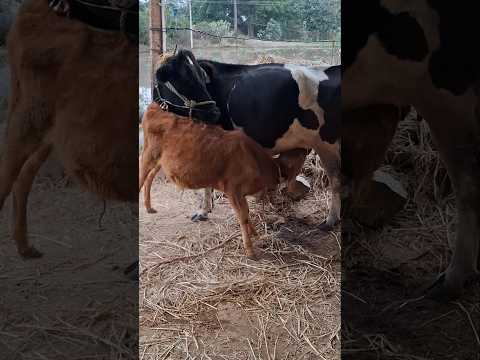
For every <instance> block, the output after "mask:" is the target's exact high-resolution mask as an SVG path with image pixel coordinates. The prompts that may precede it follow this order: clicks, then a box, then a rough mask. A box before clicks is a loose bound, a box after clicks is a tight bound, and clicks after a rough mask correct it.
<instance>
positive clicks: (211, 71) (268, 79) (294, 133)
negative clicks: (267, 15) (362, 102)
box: [156, 50, 341, 229]
mask: <svg viewBox="0 0 480 360" xmlns="http://www.w3.org/2000/svg"><path fill="white" fill-rule="evenodd" d="M156 76H157V81H158V84H159V86H158V93H157V96H158V97H157V99H156V101H159V102H163V101H165V100H167V101H168V102H169V103H170V104H173V106H170V107H169V108H170V111H174V112H177V113H179V114H180V115H184V114H185V113H188V112H189V111H188V110H187V109H185V105H187V103H188V101H190V100H194V101H199V99H197V98H196V97H195V96H196V95H195V94H193V93H192V91H191V88H192V87H193V86H198V85H197V84H195V82H196V81H197V80H198V79H202V81H203V82H204V84H205V85H206V88H207V90H208V93H209V94H210V95H211V98H212V99H213V100H214V101H215V102H216V104H217V106H218V107H219V108H220V112H221V115H220V117H219V119H218V120H217V119H213V121H211V122H215V123H218V124H221V126H222V127H223V128H225V129H227V130H228V129H232V130H233V129H241V130H243V131H244V132H245V133H246V134H247V135H248V136H250V137H251V138H253V139H254V140H255V141H257V142H258V143H259V144H261V145H262V146H263V147H264V148H265V149H267V150H268V151H269V152H270V153H271V154H272V155H274V154H279V153H285V154H286V156H290V157H292V153H293V152H289V151H291V150H294V149H297V150H296V151H297V152H295V154H297V155H296V156H297V157H298V158H299V160H300V161H298V162H297V163H300V166H299V167H297V168H296V169H295V171H296V174H298V172H299V171H300V169H301V164H303V160H304V159H305V156H306V154H307V152H306V151H300V152H298V149H305V150H310V149H314V150H315V151H316V153H317V154H318V155H319V156H320V159H321V160H322V163H323V166H324V168H325V171H326V173H327V175H328V178H329V181H330V187H331V191H332V201H331V203H330V207H329V214H328V217H327V219H326V221H325V223H324V224H323V225H322V226H323V227H324V228H325V229H328V228H331V227H332V226H333V225H335V224H336V223H337V222H338V221H339V219H340V186H341V185H340V142H339V136H340V116H341V99H340V81H341V69H340V67H339V66H334V67H329V68H325V69H313V68H308V67H304V66H296V65H283V64H262V65H233V64H224V63H219V62H214V61H208V60H199V61H198V62H197V60H196V59H195V57H194V56H193V54H192V53H191V52H189V51H187V50H181V51H180V52H179V53H178V54H177V55H175V56H172V57H171V58H170V59H168V60H167V61H166V62H165V63H164V64H163V65H161V66H160V68H159V69H158V70H157V73H156ZM190 83H191V84H190ZM183 95H185V96H183ZM182 97H184V99H182ZM185 98H187V99H185ZM187 107H188V106H187ZM219 151H220V149H219ZM239 166H241V164H239ZM294 181H295V177H293V178H292V179H290V183H293V182H294ZM289 187H290V184H289ZM292 187H294V186H293V185H292ZM210 198H211V195H210V194H209V191H207V192H206V196H205V197H204V206H203V209H202V210H201V212H200V214H199V215H201V216H202V217H205V216H206V215H207V213H208V212H209V211H210V210H211V202H210V201H208V200H209V199H210Z"/></svg>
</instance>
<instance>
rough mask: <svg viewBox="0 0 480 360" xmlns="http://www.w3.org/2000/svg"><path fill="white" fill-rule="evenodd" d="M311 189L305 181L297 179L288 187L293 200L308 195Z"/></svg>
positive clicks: (288, 192)
mask: <svg viewBox="0 0 480 360" xmlns="http://www.w3.org/2000/svg"><path fill="white" fill-rule="evenodd" d="M309 191H310V188H309V187H308V186H306V185H305V184H304V183H302V182H301V181H298V180H295V182H294V183H293V185H290V186H289V187H288V189H287V194H288V196H289V197H290V198H291V199H292V200H295V201H297V200H300V199H303V198H304V197H305V195H307V193H308V192H309Z"/></svg>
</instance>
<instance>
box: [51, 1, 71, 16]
mask: <svg viewBox="0 0 480 360" xmlns="http://www.w3.org/2000/svg"><path fill="white" fill-rule="evenodd" d="M48 6H50V7H51V8H52V9H53V11H55V12H56V13H57V14H59V15H62V16H70V2H69V0H49V2H48Z"/></svg>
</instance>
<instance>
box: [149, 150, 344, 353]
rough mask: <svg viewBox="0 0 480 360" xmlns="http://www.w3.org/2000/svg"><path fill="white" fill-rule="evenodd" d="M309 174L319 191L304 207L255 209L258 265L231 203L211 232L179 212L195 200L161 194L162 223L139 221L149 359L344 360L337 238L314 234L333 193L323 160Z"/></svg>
mask: <svg viewBox="0 0 480 360" xmlns="http://www.w3.org/2000/svg"><path fill="white" fill-rule="evenodd" d="M305 173H306V174H305V176H306V177H308V178H309V180H310V183H311V184H312V187H313V188H314V189H315V190H314V191H312V192H311V194H310V195H309V196H308V197H307V199H305V200H303V201H302V202H301V203H300V204H292V203H291V202H290V200H287V199H286V197H285V196H284V195H283V196H279V195H278V194H273V195H272V203H268V204H257V203H254V202H250V207H251V218H252V219H253V222H254V223H255V225H256V228H257V230H258V231H259V234H260V239H258V240H257V241H256V243H257V246H259V247H260V251H261V253H262V256H261V260H260V261H251V260H248V259H246V258H245V256H244V253H243V247H242V245H241V241H240V239H239V235H240V234H239V231H238V223H237V221H236V218H235V217H234V215H233V212H232V211H231V210H230V208H229V206H228V204H227V202H226V199H224V198H223V197H221V196H220V198H219V199H217V200H216V208H215V209H214V213H213V214H212V219H211V220H210V222H209V223H204V224H188V219H186V218H185V215H188V211H189V210H191V208H190V209H189V208H188V207H187V206H185V205H183V206H182V205H181V204H178V202H179V201H183V202H186V203H192V196H191V193H188V194H187V193H185V194H184V195H180V194H179V193H178V192H176V191H175V189H174V187H173V185H171V184H162V183H157V184H156V185H155V187H154V202H156V203H157V207H158V210H159V213H158V214H156V215H153V217H152V215H147V214H146V213H145V212H144V211H143V210H142V211H141V215H140V219H141V225H140V231H141V233H142V235H141V251H140V253H141V267H142V270H143V269H146V270H145V271H144V272H143V274H142V276H141V279H140V287H141V291H140V329H141V358H142V359H155V358H160V359H162V358H165V359H166V358H170V359H185V358H187V359H190V358H195V356H197V358H202V357H203V358H205V359H208V358H212V359H213V358H218V359H220V358H222V359H281V358H286V359H298V358H305V359H319V358H320V359H322V358H324V359H336V358H338V354H339V338H338V336H339V319H340V318H339V311H340V310H339V306H340V300H339V288H340V284H339V279H340V274H339V271H340V268H339V240H338V234H332V235H328V234H325V233H323V232H321V231H319V230H318V229H317V226H316V225H318V224H319V223H320V221H321V220H320V219H321V218H323V216H324V215H325V209H326V206H325V205H323V206H322V208H320V205H322V204H325V200H326V199H325V198H326V192H325V189H324V188H323V187H322V186H319V185H320V184H321V183H322V177H323V172H322V171H321V170H320V168H319V167H318V159H317V158H316V157H315V156H313V155H311V156H310V157H309V158H308V161H307V166H306V168H305ZM307 174H308V175H309V176H307ZM186 197H188V199H186ZM160 199H161V200H160ZM185 200H186V201H185ZM160 201H162V202H160ZM319 210H322V211H319ZM182 212H186V214H185V213H182ZM158 217H159V218H158ZM155 218H157V221H155V220H154V219H155ZM219 244H220V246H219ZM212 249H213V251H212Z"/></svg>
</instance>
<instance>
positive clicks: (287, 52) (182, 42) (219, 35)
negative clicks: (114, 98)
mask: <svg viewBox="0 0 480 360" xmlns="http://www.w3.org/2000/svg"><path fill="white" fill-rule="evenodd" d="M325 1H327V0H325ZM329 1H331V2H335V1H336V0H329ZM299 2H300V1H294V0H290V1H289V0H242V1H239V2H238V3H239V5H242V6H244V5H248V6H250V7H255V8H256V9H258V8H259V7H260V8H266V7H272V6H277V5H285V4H286V3H291V4H294V3H296V4H298V3H299ZM311 3H315V1H311ZM318 3H320V0H319V1H318V2H317V4H318ZM192 4H193V5H196V6H198V4H201V6H206V5H208V6H214V7H216V8H217V9H218V8H221V11H222V12H223V13H225V14H227V15H226V17H225V19H227V18H228V19H227V20H228V21H226V20H218V18H214V17H211V18H208V17H207V20H205V16H204V15H202V16H200V15H199V14H197V13H195V11H196V10H195V9H197V8H196V7H193V5H192ZM231 4H232V1H231V0H191V2H189V1H188V0H186V1H179V0H166V1H165V0H162V6H163V9H164V14H165V19H164V20H165V23H164V27H162V28H159V27H153V28H148V29H149V30H151V31H154V32H163V33H165V35H166V36H165V38H166V49H167V51H173V49H175V48H185V49H190V50H192V51H193V53H194V54H195V56H196V57H197V58H202V59H211V60H216V61H220V62H227V63H239V64H253V63H257V62H258V61H259V60H261V59H266V58H267V59H271V60H273V61H275V62H280V63H294V64H299V65H306V66H314V67H323V66H329V65H337V64H340V61H341V46H340V45H341V41H340V38H339V36H335V35H332V34H331V33H324V34H323V35H322V33H321V32H318V31H307V30H305V29H306V28H307V26H306V25H305V21H306V20H304V19H303V18H298V19H294V21H293V22H285V23H282V24H281V31H282V36H281V39H280V40H274V39H269V38H267V37H268V36H259V34H260V32H261V31H259V30H258V29H263V30H262V31H265V29H266V27H267V26H266V25H267V24H266V23H264V22H262V20H261V19H258V18H257V19H256V21H253V20H251V19H249V20H248V21H246V20H245V19H243V20H242V16H239V24H238V31H237V32H233V31H232V24H231V11H232V8H231ZM187 5H189V6H190V7H189V6H187ZM292 6H293V5H292ZM192 9H193V11H190V10H192ZM244 9H245V8H244ZM289 9H290V8H289ZM292 9H293V8H292ZM173 10H175V11H173ZM243 11H245V10H243ZM198 19H200V21H199V20H198ZM270 20H271V19H270ZM242 21H243V23H242ZM318 21H323V20H322V19H319V20H318ZM189 23H190V24H191V26H188V24H189ZM185 24H186V25H185ZM242 26H243V27H242ZM205 28H207V29H205ZM274 30H275V29H274ZM264 35H265V34H264ZM312 39H313V40H312ZM150 51H154V52H160V49H151V48H150V46H149V44H145V45H144V46H141V47H140V85H141V86H146V87H149V86H150V74H151V67H150V66H151V65H150V61H151V60H150Z"/></svg>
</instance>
